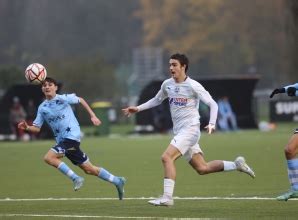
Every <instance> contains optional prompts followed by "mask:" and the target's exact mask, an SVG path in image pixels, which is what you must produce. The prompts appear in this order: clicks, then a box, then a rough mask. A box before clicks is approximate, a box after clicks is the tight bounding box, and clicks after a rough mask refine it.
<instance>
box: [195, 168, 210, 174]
mask: <svg viewBox="0 0 298 220" xmlns="http://www.w3.org/2000/svg"><path fill="white" fill-rule="evenodd" d="M195 169H196V171H197V173H198V174H199V175H205V174H208V173H209V172H208V169H207V166H206V167H195Z"/></svg>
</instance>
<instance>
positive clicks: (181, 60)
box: [170, 53, 189, 72]
mask: <svg viewBox="0 0 298 220" xmlns="http://www.w3.org/2000/svg"><path fill="white" fill-rule="evenodd" d="M170 59H174V60H178V61H179V63H180V64H181V65H182V66H184V65H185V72H187V70H188V63H189V61H188V58H187V57H186V56H185V55H184V54H181V53H175V54H173V55H172V56H171V57H170Z"/></svg>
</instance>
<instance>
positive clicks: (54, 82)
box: [42, 77, 58, 86]
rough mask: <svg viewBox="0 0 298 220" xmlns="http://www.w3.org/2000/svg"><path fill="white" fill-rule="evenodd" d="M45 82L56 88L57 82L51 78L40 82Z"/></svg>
mask: <svg viewBox="0 0 298 220" xmlns="http://www.w3.org/2000/svg"><path fill="white" fill-rule="evenodd" d="M45 82H49V83H53V84H54V85H55V86H57V85H58V84H57V81H56V80H55V79H53V78H51V77H46V78H45V80H44V81H43V82H42V84H44V83H45Z"/></svg>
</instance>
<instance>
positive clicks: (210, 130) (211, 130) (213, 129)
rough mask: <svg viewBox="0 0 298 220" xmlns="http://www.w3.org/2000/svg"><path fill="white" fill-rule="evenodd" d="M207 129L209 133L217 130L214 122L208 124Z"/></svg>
mask: <svg viewBox="0 0 298 220" xmlns="http://www.w3.org/2000/svg"><path fill="white" fill-rule="evenodd" d="M205 129H206V130H207V132H208V134H211V133H212V132H213V131H215V125H214V124H208V125H207V126H206V127H205Z"/></svg>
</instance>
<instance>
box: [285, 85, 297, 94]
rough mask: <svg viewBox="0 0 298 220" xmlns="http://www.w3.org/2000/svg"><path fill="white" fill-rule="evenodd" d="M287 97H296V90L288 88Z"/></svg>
mask: <svg viewBox="0 0 298 220" xmlns="http://www.w3.org/2000/svg"><path fill="white" fill-rule="evenodd" d="M287 94H288V96H296V88H295V87H289V88H288V89H287Z"/></svg>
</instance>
